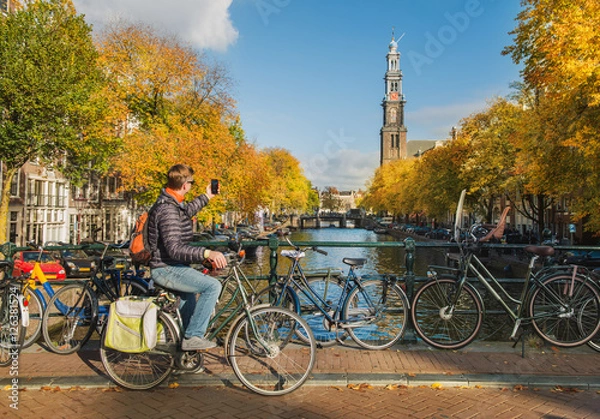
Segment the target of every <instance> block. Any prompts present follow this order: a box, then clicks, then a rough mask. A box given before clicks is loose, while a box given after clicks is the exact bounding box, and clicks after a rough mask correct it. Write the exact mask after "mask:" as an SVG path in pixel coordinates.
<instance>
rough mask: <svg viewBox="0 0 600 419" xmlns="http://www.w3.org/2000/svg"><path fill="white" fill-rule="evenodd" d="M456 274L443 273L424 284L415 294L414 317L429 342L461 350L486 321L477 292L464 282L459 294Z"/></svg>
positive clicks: (422, 337)
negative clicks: (449, 275)
mask: <svg viewBox="0 0 600 419" xmlns="http://www.w3.org/2000/svg"><path fill="white" fill-rule="evenodd" d="M456 293H457V280H456V279H455V278H454V277H448V276H440V278H439V279H437V280H433V281H430V282H427V283H425V284H424V285H422V286H421V287H420V288H419V289H418V291H417V293H416V294H415V297H414V300H413V301H414V302H413V306H412V307H411V316H412V321H413V325H414V327H415V331H416V332H417V334H418V335H419V336H420V337H421V339H423V340H424V341H425V342H427V343H428V344H429V345H431V346H433V347H436V348H440V349H458V348H462V347H463V346H466V345H468V344H469V343H471V342H472V341H473V340H475V338H476V337H477V334H478V333H479V330H480V329H481V324H482V323H483V304H482V302H481V298H480V297H479V295H478V294H477V291H476V290H475V289H474V288H473V286H472V285H471V284H469V283H466V282H465V283H464V284H463V286H462V290H461V292H460V295H456Z"/></svg>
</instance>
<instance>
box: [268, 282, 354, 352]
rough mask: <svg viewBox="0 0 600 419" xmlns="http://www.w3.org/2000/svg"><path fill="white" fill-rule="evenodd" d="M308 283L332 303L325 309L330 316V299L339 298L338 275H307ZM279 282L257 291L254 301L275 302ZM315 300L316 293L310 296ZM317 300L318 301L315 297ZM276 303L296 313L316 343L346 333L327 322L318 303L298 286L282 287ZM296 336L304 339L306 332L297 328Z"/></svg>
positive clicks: (322, 343) (323, 344)
mask: <svg viewBox="0 0 600 419" xmlns="http://www.w3.org/2000/svg"><path fill="white" fill-rule="evenodd" d="M308 283H309V285H310V287H311V288H312V289H313V291H314V293H315V294H316V295H319V296H320V297H321V298H322V299H323V301H325V302H326V303H328V304H329V305H330V306H332V309H330V310H328V312H329V314H330V315H331V316H333V314H334V307H333V304H334V303H332V301H333V302H335V303H337V302H338V301H339V298H340V297H339V296H340V295H341V293H342V292H343V284H340V281H339V280H338V279H333V278H329V279H327V278H311V279H309V280H308ZM282 289H283V288H282V285H281V284H275V285H271V286H270V287H267V288H265V289H263V290H262V291H261V292H259V293H258V296H257V303H258V304H272V305H273V304H276V299H277V297H278V296H279V294H280V293H281V292H282ZM307 292H308V291H307ZM313 298H314V299H315V300H317V298H316V297H313ZM317 302H319V301H317ZM277 306H278V307H285V308H287V309H288V310H291V311H293V312H295V313H297V314H300V316H302V318H303V319H304V320H306V323H307V324H308V326H309V327H310V329H311V331H312V332H313V336H314V339H315V340H316V341H317V345H319V346H320V347H328V346H333V345H335V344H336V343H337V339H339V340H343V339H345V338H346V337H347V336H348V334H347V333H346V332H345V331H343V330H342V331H337V330H336V327H335V325H334V324H331V323H330V322H329V321H328V319H327V318H326V317H325V315H324V314H323V311H324V310H326V309H325V308H323V310H321V309H319V304H315V303H313V302H312V301H311V300H310V299H309V298H308V297H307V296H306V294H304V293H303V292H302V291H301V290H296V289H290V288H289V287H287V288H286V291H285V295H284V296H283V298H282V299H280V300H279V303H278V304H277ZM298 337H299V338H300V339H301V340H302V341H303V342H305V343H309V342H310V338H309V337H308V336H305V335H303V334H302V333H301V332H298Z"/></svg>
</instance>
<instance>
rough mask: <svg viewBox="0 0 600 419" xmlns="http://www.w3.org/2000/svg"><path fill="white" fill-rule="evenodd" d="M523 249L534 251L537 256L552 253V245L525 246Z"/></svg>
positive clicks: (550, 254)
mask: <svg viewBox="0 0 600 419" xmlns="http://www.w3.org/2000/svg"><path fill="white" fill-rule="evenodd" d="M523 250H525V251H526V252H530V253H535V254H536V255H538V256H552V255H553V254H554V247H552V246H525V247H524V248H523Z"/></svg>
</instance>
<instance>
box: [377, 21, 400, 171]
mask: <svg viewBox="0 0 600 419" xmlns="http://www.w3.org/2000/svg"><path fill="white" fill-rule="evenodd" d="M386 59H387V71H386V72H385V77H384V80H385V96H384V97H383V102H382V103H381V106H382V107H383V127H381V131H380V134H379V136H380V139H381V146H380V150H381V157H380V160H379V164H380V165H383V164H384V163H387V162H390V161H393V160H398V159H405V158H406V132H407V129H406V127H405V126H404V104H405V103H406V101H405V100H404V95H403V94H402V71H400V53H399V52H398V43H397V42H396V41H395V40H394V34H393V32H392V42H390V45H389V52H388V54H387V56H386Z"/></svg>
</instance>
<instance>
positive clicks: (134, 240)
mask: <svg viewBox="0 0 600 419" xmlns="http://www.w3.org/2000/svg"><path fill="white" fill-rule="evenodd" d="M164 202H167V201H164V200H160V201H157V202H155V203H154V205H152V207H151V208H150V209H149V210H148V211H144V212H143V213H141V214H140V216H139V217H138V219H137V220H136V222H135V227H134V228H133V232H132V233H131V240H130V241H129V256H130V257H131V261H132V262H133V264H134V265H136V266H139V265H146V266H147V265H148V263H150V259H152V249H151V248H150V243H149V242H148V217H149V216H150V213H151V212H152V211H154V208H156V207H157V206H158V205H159V204H162V203H164Z"/></svg>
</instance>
